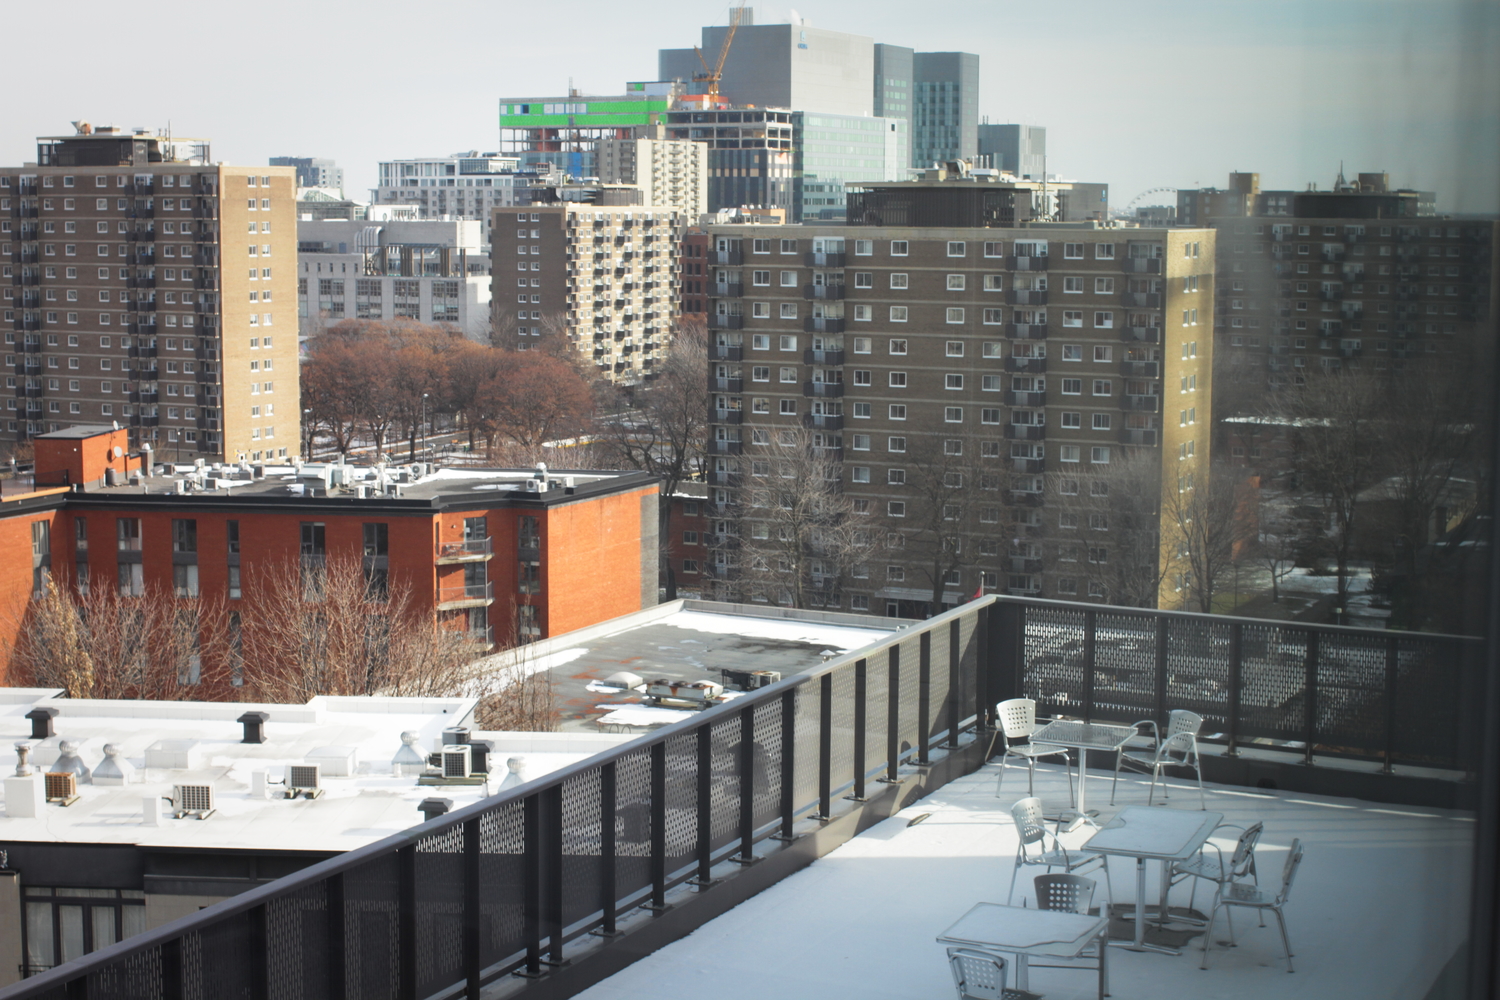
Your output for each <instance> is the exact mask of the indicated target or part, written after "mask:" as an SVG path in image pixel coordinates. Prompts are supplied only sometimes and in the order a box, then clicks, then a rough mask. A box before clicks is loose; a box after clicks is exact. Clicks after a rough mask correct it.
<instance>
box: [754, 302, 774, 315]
mask: <svg viewBox="0 0 1500 1000" xmlns="http://www.w3.org/2000/svg"><path fill="white" fill-rule="evenodd" d="M750 316H751V318H752V319H770V318H771V303H769V302H752V303H750Z"/></svg>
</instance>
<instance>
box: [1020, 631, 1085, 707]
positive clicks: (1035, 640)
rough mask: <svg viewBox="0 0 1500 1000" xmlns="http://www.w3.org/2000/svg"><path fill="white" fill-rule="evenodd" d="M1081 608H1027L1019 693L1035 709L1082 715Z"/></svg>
mask: <svg viewBox="0 0 1500 1000" xmlns="http://www.w3.org/2000/svg"><path fill="white" fill-rule="evenodd" d="M1083 616H1084V611H1083V609H1082V608H1072V607H1028V608H1027V609H1026V665H1025V674H1024V679H1023V681H1022V684H1021V690H1022V692H1023V694H1022V697H1026V698H1032V699H1035V701H1036V703H1037V708H1038V711H1041V712H1048V711H1050V712H1056V713H1059V714H1066V715H1080V716H1081V715H1083V714H1084V701H1083V653H1084V649H1083V640H1084V628H1083Z"/></svg>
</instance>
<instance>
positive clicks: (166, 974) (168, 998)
mask: <svg viewBox="0 0 1500 1000" xmlns="http://www.w3.org/2000/svg"><path fill="white" fill-rule="evenodd" d="M335 877H336V878H339V879H342V878H343V876H342V875H339V876H335ZM332 903H333V900H332V897H331V896H330V898H329V909H330V910H331V909H332ZM330 953H331V954H334V955H337V956H338V958H337V961H336V962H334V963H332V964H330V966H329V968H330V969H333V968H338V969H340V970H342V969H343V961H344V952H343V949H342V948H341V949H339V950H338V951H336V952H335V951H333V950H332V949H330ZM80 978H82V979H84V980H85V981H87V979H88V977H87V976H82V977H80ZM343 995H344V994H343V985H342V983H340V984H339V988H338V990H336V991H333V992H332V996H333V997H334V1000H342V998H343ZM161 997H162V1000H183V996H182V938H181V937H174V938H173V939H172V940H170V941H163V942H162V946H161Z"/></svg>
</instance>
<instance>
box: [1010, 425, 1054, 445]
mask: <svg viewBox="0 0 1500 1000" xmlns="http://www.w3.org/2000/svg"><path fill="white" fill-rule="evenodd" d="M1005 437H1006V438H1007V439H1008V440H1011V441H1042V440H1045V439H1046V437H1047V428H1046V427H1044V426H1042V425H1040V424H1006V425H1005Z"/></svg>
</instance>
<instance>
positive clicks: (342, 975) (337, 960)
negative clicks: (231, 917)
mask: <svg viewBox="0 0 1500 1000" xmlns="http://www.w3.org/2000/svg"><path fill="white" fill-rule="evenodd" d="M324 891H326V892H327V897H329V997H332V1000H344V999H345V997H347V996H348V994H350V978H348V970H350V966H348V957H350V952H348V945H347V934H348V931H347V927H345V916H344V873H342V871H341V873H336V874H332V876H329V879H327V880H326V882H324ZM171 946H172V949H174V951H175V952H177V955H175V961H177V963H178V969H180V963H181V951H180V949H181V939H174V940H172V942H171ZM162 976H163V979H165V978H166V949H165V948H163V949H162ZM177 976H178V984H177V987H178V991H177V993H175V994H172V993H166V996H165V997H163V999H162V1000H181V982H180V976H181V973H180V972H178V973H177Z"/></svg>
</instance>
